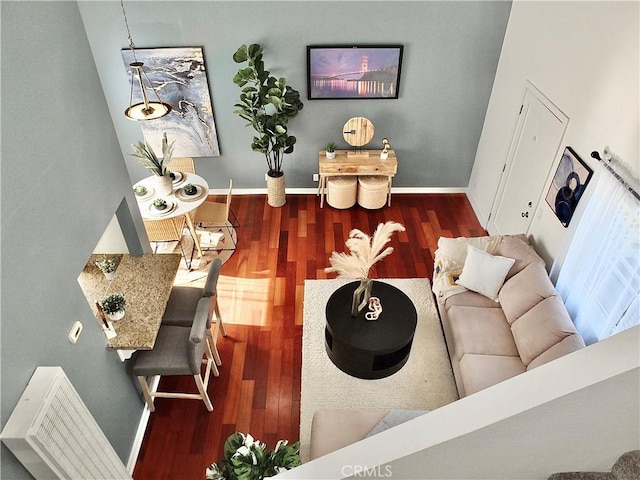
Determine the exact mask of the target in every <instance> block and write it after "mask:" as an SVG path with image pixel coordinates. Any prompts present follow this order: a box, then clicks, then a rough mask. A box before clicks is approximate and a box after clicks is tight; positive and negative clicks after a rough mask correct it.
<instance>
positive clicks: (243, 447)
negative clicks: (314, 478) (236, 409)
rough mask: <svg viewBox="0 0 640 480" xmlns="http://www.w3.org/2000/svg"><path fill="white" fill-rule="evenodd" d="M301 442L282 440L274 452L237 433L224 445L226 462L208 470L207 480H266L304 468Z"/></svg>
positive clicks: (211, 466) (249, 437)
mask: <svg viewBox="0 0 640 480" xmlns="http://www.w3.org/2000/svg"><path fill="white" fill-rule="evenodd" d="M299 451H300V442H296V443H294V444H293V445H289V442H288V441H287V440H280V441H279V442H278V443H277V444H276V448H275V449H274V450H271V449H269V448H268V447H267V446H266V445H265V444H264V443H262V442H260V441H259V440H254V439H253V437H252V436H251V435H248V434H247V435H245V434H243V433H240V432H236V433H234V434H233V435H230V436H229V438H227V440H226V441H225V442H224V459H223V460H221V461H219V462H217V463H212V464H211V465H210V466H209V467H208V468H207V470H206V478H207V480H262V479H263V478H268V477H272V476H274V475H277V474H278V473H281V472H283V471H285V470H290V469H292V468H294V467H297V466H298V465H300V455H299V453H298V452H299Z"/></svg>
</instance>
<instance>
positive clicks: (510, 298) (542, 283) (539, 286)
mask: <svg viewBox="0 0 640 480" xmlns="http://www.w3.org/2000/svg"><path fill="white" fill-rule="evenodd" d="M552 295H556V289H555V288H554V287H553V284H552V283H551V280H550V279H549V275H547V270H546V269H545V268H544V265H543V264H540V263H537V262H534V263H531V264H529V265H527V266H526V267H525V268H524V269H523V270H522V271H520V272H518V273H517V274H516V275H514V276H513V277H511V278H510V279H509V280H507V281H506V282H505V284H504V286H503V287H502V289H501V290H500V293H499V294H498V299H499V300H500V305H501V306H502V310H504V315H505V317H506V318H507V321H508V322H509V324H512V323H513V322H515V321H516V320H517V319H518V318H520V317H521V316H522V315H523V314H524V313H525V312H528V311H529V310H531V309H532V308H533V307H534V306H536V305H537V304H538V303H540V302H541V301H542V300H544V299H545V298H547V297H550V296H552Z"/></svg>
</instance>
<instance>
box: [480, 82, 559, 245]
mask: <svg viewBox="0 0 640 480" xmlns="http://www.w3.org/2000/svg"><path fill="white" fill-rule="evenodd" d="M567 123H568V118H567V117H566V116H565V115H564V114H563V113H562V112H561V111H560V110H558V109H557V108H556V107H555V106H554V105H553V104H552V103H551V102H550V101H549V100H548V99H547V98H546V97H544V95H542V94H541V93H540V92H539V91H538V90H537V89H536V88H535V87H534V86H533V85H532V84H530V83H528V82H527V87H526V89H525V94H524V98H523V102H522V106H521V107H520V113H519V115H518V122H517V124H516V129H515V133H514V136H513V140H512V142H511V147H510V149H509V154H508V155H507V160H506V162H505V164H504V167H503V173H502V178H501V179H500V186H499V187H498V192H497V194H496V197H495V199H494V202H493V208H492V209H491V215H490V217H489V225H488V229H489V232H490V233H491V234H501V235H509V234H517V233H527V232H528V230H529V226H530V225H531V221H532V219H533V213H534V212H535V210H536V207H537V205H538V202H539V201H540V199H541V198H544V197H543V196H542V192H543V190H544V188H545V186H546V181H547V177H548V176H549V172H550V171H551V167H552V166H553V165H554V163H555V159H556V154H557V151H558V147H559V146H560V141H561V140H562V137H563V135H564V131H565V129H566V126H567Z"/></svg>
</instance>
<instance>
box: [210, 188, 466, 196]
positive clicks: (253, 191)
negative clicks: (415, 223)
mask: <svg viewBox="0 0 640 480" xmlns="http://www.w3.org/2000/svg"><path fill="white" fill-rule="evenodd" d="M467 190H468V189H467V187H391V194H392V195H393V194H394V193H398V194H402V193H411V194H428V193H429V194H436V193H465V194H466V193H467ZM228 191H229V190H228V189H226V190H225V189H224V188H220V189H218V188H212V189H210V190H209V195H226V194H227V193H228ZM286 193H287V194H290V195H317V194H318V188H317V187H314V188H287V189H286ZM233 194H234V195H266V194H267V189H266V188H244V189H240V188H234V189H233Z"/></svg>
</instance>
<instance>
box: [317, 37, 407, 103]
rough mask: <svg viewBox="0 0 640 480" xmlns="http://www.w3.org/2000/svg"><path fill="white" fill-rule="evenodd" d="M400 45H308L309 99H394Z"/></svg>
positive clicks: (396, 95) (400, 62)
mask: <svg viewBox="0 0 640 480" xmlns="http://www.w3.org/2000/svg"><path fill="white" fill-rule="evenodd" d="M402 48H403V46H402V45H309V46H307V92H308V98H309V100H346V99H389V98H398V90H399V88H398V87H399V86H400V68H401V66H402Z"/></svg>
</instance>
